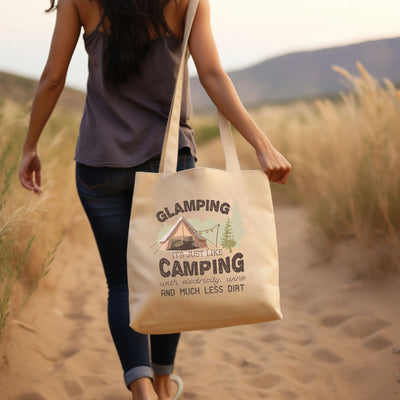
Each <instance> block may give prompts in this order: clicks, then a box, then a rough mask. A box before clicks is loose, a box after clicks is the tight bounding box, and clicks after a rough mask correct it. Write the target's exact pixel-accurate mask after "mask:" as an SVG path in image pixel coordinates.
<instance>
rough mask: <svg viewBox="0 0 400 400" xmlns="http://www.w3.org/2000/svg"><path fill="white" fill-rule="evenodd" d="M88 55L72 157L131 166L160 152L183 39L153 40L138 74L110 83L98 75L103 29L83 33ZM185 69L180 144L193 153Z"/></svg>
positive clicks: (89, 162)
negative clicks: (81, 109)
mask: <svg viewBox="0 0 400 400" xmlns="http://www.w3.org/2000/svg"><path fill="white" fill-rule="evenodd" d="M83 38H84V42H85V47H86V51H87V53H88V55H89V77H88V82H87V94H86V103H85V108H84V112H83V117H82V121H81V126H80V131H79V138H78V142H77V146H76V152H75V160H76V161H77V162H79V163H82V164H85V165H89V166H93V167H123V168H125V167H133V166H137V165H140V164H142V163H144V162H145V161H147V160H149V159H152V158H154V157H156V156H159V155H160V154H161V150H162V144H163V139H164V133H165V128H166V124H167V120H168V115H169V109H170V105H171V101H172V96H173V93H174V89H175V81H176V77H177V75H178V69H179V63H180V57H181V47H182V41H181V40H179V39H177V38H174V37H170V36H164V37H161V38H158V39H154V40H153V41H152V43H151V47H150V51H149V53H148V55H147V56H146V58H145V59H144V60H143V63H142V64H141V73H140V75H132V76H131V77H130V78H129V79H128V80H127V82H126V83H124V84H121V85H120V86H118V87H117V88H116V87H113V86H112V85H107V84H106V83H105V82H104V79H103V72H102V71H103V44H104V40H105V38H106V34H105V33H104V32H102V31H99V30H98V29H96V30H95V31H93V32H92V33H90V34H89V35H83ZM190 113H191V103H190V88H189V79H188V71H187V69H186V73H185V80H184V89H183V96H182V112H181V123H180V132H179V148H184V147H188V148H190V151H191V153H192V155H193V156H194V157H196V145H195V142H194V133H193V130H192V128H191V127H190V126H189V124H188V120H189V117H190Z"/></svg>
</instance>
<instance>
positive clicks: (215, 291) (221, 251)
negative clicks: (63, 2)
mask: <svg viewBox="0 0 400 400" xmlns="http://www.w3.org/2000/svg"><path fill="white" fill-rule="evenodd" d="M196 7H197V1H196V0H195V1H191V2H190V6H189V10H188V17H187V22H186V31H185V38H184V50H183V57H182V63H181V66H180V70H179V75H178V79H177V85H176V91H175V95H174V99H173V101H172V107H171V112H170V117H169V121H168V125H167V129H166V134H165V139H164V147H163V152H162V157H161V164H160V170H159V173H149V172H138V173H137V174H136V181H135V188H134V195H133V203H132V214H131V221H130V229H129V238H128V253H127V258H128V282H129V301H130V320H131V323H130V325H131V327H132V328H133V329H135V330H136V331H137V332H141V333H147V334H167V333H175V332H182V331H189V330H199V329H212V328H220V327H227V326H233V325H241V324H250V323H257V322H263V321H270V320H276V319H280V318H282V315H281V311H280V301H279V286H278V254H277V243H276V232H275V220H274V212H273V207H272V200H271V192H270V186H269V181H268V177H267V176H266V174H265V173H264V172H263V171H261V170H259V171H258V170H256V171H241V169H240V166H239V161H238V157H237V153H236V149H235V145H234V142H233V138H232V133H231V128H230V124H229V122H228V121H227V120H226V119H225V117H224V116H223V115H222V114H221V113H219V115H218V121H219V128H220V133H221V139H222V143H223V148H224V152H225V159H226V170H217V169H211V168H194V169H189V170H184V171H180V172H176V166H177V154H178V138H179V119H180V105H181V93H182V81H183V73H184V69H185V63H186V61H187V54H186V46H187V40H188V36H189V32H190V27H191V23H192V20H193V16H194V13H195V10H196Z"/></svg>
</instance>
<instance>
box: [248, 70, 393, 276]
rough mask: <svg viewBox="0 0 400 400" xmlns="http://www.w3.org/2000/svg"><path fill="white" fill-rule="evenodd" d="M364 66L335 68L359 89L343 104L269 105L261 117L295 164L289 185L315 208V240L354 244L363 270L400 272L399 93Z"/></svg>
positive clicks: (356, 260) (346, 96)
mask: <svg viewBox="0 0 400 400" xmlns="http://www.w3.org/2000/svg"><path fill="white" fill-rule="evenodd" d="M358 67H359V71H360V76H353V75H350V74H349V73H348V72H347V71H346V70H343V69H342V68H339V67H335V70H336V71H337V72H338V73H339V74H341V75H342V76H343V77H344V78H345V79H346V81H347V82H348V83H349V84H350V85H349V86H351V87H352V91H351V92H349V93H347V94H343V95H342V96H341V100H340V101H339V102H332V101H329V100H319V101H315V102H314V103H298V104H295V105H289V106H285V107H266V108H263V109H260V110H258V111H256V112H255V114H254V115H255V118H256V119H257V120H258V122H259V123H260V124H261V125H262V126H263V127H264V128H265V131H266V132H268V133H269V135H270V136H271V137H272V140H273V142H274V143H275V144H276V145H277V146H278V148H280V149H281V150H282V152H283V153H284V154H285V155H287V157H288V158H289V159H290V161H291V162H292V163H293V173H292V177H291V183H290V185H292V186H293V187H294V189H295V190H294V192H295V193H294V194H295V197H296V199H297V200H299V201H300V202H301V203H303V204H304V205H305V206H306V207H307V208H308V209H309V211H310V218H311V233H312V236H313V237H314V238H317V239H316V241H317V242H319V244H322V243H325V244H327V243H336V244H338V243H342V244H343V243H346V242H347V243H349V242H353V244H354V246H353V252H352V253H353V254H352V255H353V256H354V259H353V263H354V264H356V266H357V269H358V271H359V272H360V273H362V274H371V273H376V272H378V271H385V272H387V271H389V270H397V271H399V270H400V207H399V204H398V202H399V199H400V167H399V160H400V157H399V156H400V154H399V152H400V135H399V132H400V112H399V111H400V93H399V91H398V90H396V88H395V87H394V85H393V84H392V83H391V82H389V81H387V80H386V81H385V82H384V84H379V83H378V82H377V81H376V80H375V79H374V78H373V77H372V76H370V74H369V73H368V72H367V71H366V70H365V69H364V68H363V67H362V65H358ZM338 76H339V75H338ZM356 249H357V250H356ZM325 250H326V248H325ZM350 263H351V261H350Z"/></svg>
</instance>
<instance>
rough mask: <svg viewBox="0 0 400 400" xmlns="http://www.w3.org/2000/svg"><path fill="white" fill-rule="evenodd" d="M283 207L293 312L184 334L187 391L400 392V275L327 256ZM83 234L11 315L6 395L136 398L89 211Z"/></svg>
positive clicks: (302, 221)
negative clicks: (381, 276) (118, 344)
mask: <svg viewBox="0 0 400 400" xmlns="http://www.w3.org/2000/svg"><path fill="white" fill-rule="evenodd" d="M276 215H277V225H278V241H279V248H280V258H281V292H282V293H281V294H282V309H283V313H284V319H283V320H282V321H276V322H272V323H267V324H258V325H251V326H241V327H233V328H227V329H220V330H215V331H205V332H189V333H184V334H183V335H182V340H181V344H180V348H179V353H178V356H177V363H176V373H178V374H179V375H181V377H182V378H183V380H184V382H185V392H184V396H183V399H184V400H197V399H204V400H208V399H222V400H231V399H232V400H233V399H239V400H244V399H246V400H247V399H271V400H272V399H273V400H294V399H299V400H314V399H315V400H337V399H340V400H347V399H349V400H395V399H400V352H399V351H398V350H399V349H398V347H399V346H400V318H399V306H400V291H399V289H398V287H399V283H400V282H399V279H398V278H393V279H391V278H390V279H386V280H384V281H363V280H356V279H355V278H354V277H353V276H352V275H351V273H350V272H349V268H348V266H347V265H346V254H344V255H342V256H341V257H335V258H333V259H332V260H330V261H326V260H325V261H320V260H319V257H318V256H317V255H316V254H315V253H314V252H313V251H312V249H311V248H310V246H309V244H308V239H307V234H306V232H307V226H306V218H305V215H304V212H303V211H302V210H301V209H299V208H296V207H278V209H277V210H276ZM81 236H82V237H78V238H75V241H68V240H65V241H64V242H63V243H62V245H61V247H60V249H59V251H58V255H57V258H56V261H55V263H54V265H53V266H52V272H51V273H50V275H49V277H48V278H47V281H46V282H44V284H43V285H42V288H41V289H40V292H39V294H38V295H37V296H35V297H33V298H32V300H31V302H30V304H29V306H28V307H27V308H26V309H25V310H24V311H23V312H22V313H21V315H20V316H19V317H18V318H19V319H18V320H14V321H12V322H11V324H10V325H11V328H10V330H9V332H8V336H7V338H6V340H5V341H4V342H3V348H2V354H3V358H2V365H1V367H0V399H2V400H6V399H7V400H55V399H57V400H64V399H77V400H78V399H80V400H128V399H129V398H130V396H129V392H128V391H127V390H126V389H125V388H124V385H123V381H122V373H121V370H120V366H119V361H118V359H117V356H116V353H115V351H114V348H113V345H112V342H111V337H110V334H109V333H108V328H107V322H106V313H105V307H106V287H105V282H104V278H103V272H102V270H101V267H100V264H99V257H98V255H97V253H96V249H95V245H94V242H93V240H92V239H90V240H85V241H84V242H83V244H82V238H83V237H85V236H88V237H90V238H91V233H90V232H89V229H88V226H87V224H86V222H85V221H84V217H83V216H82V229H81ZM77 243H80V244H79V245H77ZM87 243H89V244H87ZM350 250H351V249H350ZM347 251H349V249H347ZM321 264H326V265H321ZM5 344H6V345H7V346H6V347H5ZM396 348H397V351H394V350H395V349H396Z"/></svg>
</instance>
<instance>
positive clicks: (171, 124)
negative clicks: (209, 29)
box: [159, 0, 240, 174]
mask: <svg viewBox="0 0 400 400" xmlns="http://www.w3.org/2000/svg"><path fill="white" fill-rule="evenodd" d="M198 3H199V0H190V2H189V6H188V10H187V13H186V23H185V33H184V37H183V45H182V58H181V62H180V66H179V72H178V77H177V80H176V85H175V92H174V96H173V98H172V103H171V109H170V112H169V117H168V123H167V127H166V130H165V136H164V143H163V148H162V153H161V161H160V169H159V173H163V174H172V173H175V172H176V167H177V162H178V145H179V125H180V117H181V106H182V90H183V77H184V72H185V69H186V63H187V60H188V58H189V51H188V42H189V36H190V31H191V29H192V25H193V20H194V17H195V14H196V10H197V5H198ZM218 125H219V131H220V135H221V141H222V147H223V149H224V154H225V167H226V170H227V171H232V172H233V171H240V164H239V159H238V156H237V152H236V147H235V143H234V141H233V136H232V131H231V125H230V123H229V121H228V120H227V119H226V118H225V116H224V115H223V114H222V113H221V112H220V111H219V110H218Z"/></svg>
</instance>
